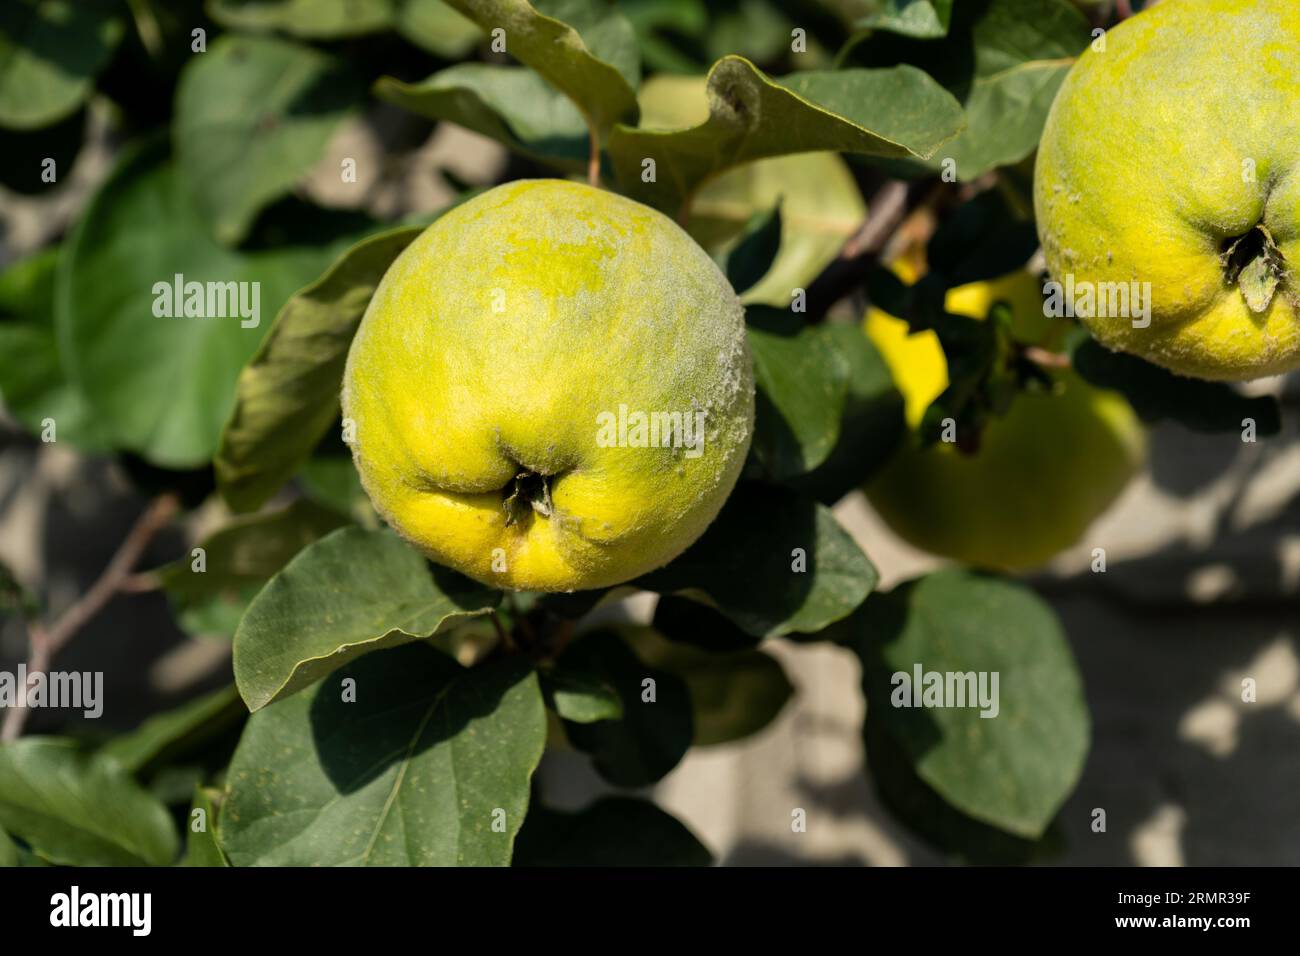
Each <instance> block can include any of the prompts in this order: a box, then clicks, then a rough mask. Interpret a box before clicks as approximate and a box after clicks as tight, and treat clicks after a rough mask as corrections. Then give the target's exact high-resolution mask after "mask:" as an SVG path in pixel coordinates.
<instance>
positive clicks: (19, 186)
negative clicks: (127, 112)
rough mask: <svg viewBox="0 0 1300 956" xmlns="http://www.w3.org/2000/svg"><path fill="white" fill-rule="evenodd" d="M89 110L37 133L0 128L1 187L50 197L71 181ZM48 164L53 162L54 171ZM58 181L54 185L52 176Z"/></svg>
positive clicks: (44, 127) (36, 131) (78, 111)
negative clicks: (2, 185) (2, 159)
mask: <svg viewBox="0 0 1300 956" xmlns="http://www.w3.org/2000/svg"><path fill="white" fill-rule="evenodd" d="M86 112H87V111H86V109H85V107H83V108H81V109H78V110H74V111H73V112H71V113H69V114H68V115H67V116H65V117H64V118H63V119H61V120H59V121H58V122H56V123H54V124H52V125H50V126H43V127H41V128H40V129H35V130H15V129H5V128H4V127H2V126H0V156H3V157H4V158H5V161H4V163H3V164H0V183H3V184H4V185H5V186H6V187H8V188H9V189H12V190H13V191H14V192H18V193H22V194H24V195H27V196H49V195H51V194H52V193H53V192H54V191H55V190H56V189H58V188H59V187H60V186H61V185H62V184H63V183H64V182H66V181H67V180H68V178H70V177H69V175H68V174H69V173H70V172H71V171H72V166H73V164H74V163H75V162H76V160H77V154H78V153H79V152H81V144H82V141H83V139H84V137H85V132H86ZM47 160H48V161H53V164H54V165H53V168H51V167H50V166H49V163H48V162H47ZM51 174H52V175H53V176H54V181H53V182H50V181H49V177H50V175H51Z"/></svg>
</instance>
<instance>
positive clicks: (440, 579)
mask: <svg viewBox="0 0 1300 956" xmlns="http://www.w3.org/2000/svg"><path fill="white" fill-rule="evenodd" d="M429 570H430V565H428V564H427V563H426V562H425V560H424V559H423V558H422V557H420V555H419V554H418V553H417V552H416V551H415V550H414V549H413V548H411V547H410V546H409V545H407V544H406V543H405V542H403V541H402V540H401V539H400V538H398V537H397V535H395V534H393V533H392V532H391V531H386V530H385V531H366V530H364V529H362V528H356V527H349V528H340V529H339V530H338V531H335V532H334V533H332V534H330V535H328V536H326V537H324V538H322V539H321V540H319V541H317V542H316V543H315V544H312V545H310V546H308V547H307V548H306V549H305V550H303V551H302V552H301V553H299V554H298V556H297V557H295V558H294V559H293V560H292V561H290V562H289V563H288V565H286V566H285V568H284V570H282V571H280V572H279V573H278V574H277V575H276V576H275V577H273V578H272V579H271V580H270V582H269V583H268V584H267V585H266V587H265V588H263V589H262V591H261V592H260V593H259V594H258V595H257V597H256V598H254V599H253V603H252V604H251V605H250V606H249V608H248V612H247V613H246V614H245V615H244V619H243V620H242V621H241V622H240V624H239V630H238V631H237V632H236V633H235V655H234V667H235V682H236V683H237V684H238V685H239V692H240V694H241V695H243V698H244V702H245V703H247V704H248V709H249V710H252V711H257V710H259V709H261V708H262V707H265V706H266V705H267V704H269V703H271V702H272V701H275V700H279V699H280V698H282V697H287V696H289V695H290V694H293V693H296V692H297V691H300V690H302V689H303V688H304V687H307V686H309V685H310V684H312V683H314V682H316V681H318V680H320V679H321V678H322V677H324V676H325V675H326V674H328V673H330V672H331V671H333V670H336V669H337V668H339V667H341V666H342V665H344V664H346V663H348V662H349V661H351V660H352V659H354V658H356V657H360V656H361V655H363V654H369V653H370V652H372V651H377V650H382V649H384V648H388V647H395V646H397V645H399V644H406V643H409V642H411V641H418V640H423V639H424V638H427V637H430V636H432V635H433V634H435V633H437V632H438V630H439V629H440V628H442V627H443V626H444V625H446V624H449V623H451V622H453V621H456V620H458V619H460V618H464V617H467V616H473V615H478V614H486V613H487V612H488V611H489V610H490V609H491V608H492V607H494V606H495V605H496V603H497V600H498V599H499V597H500V595H499V592H496V591H492V590H490V589H488V588H485V587H483V586H482V585H480V584H476V583H474V582H473V581H470V580H469V579H468V578H463V577H461V576H460V575H458V574H455V573H453V572H451V571H448V570H447V569H445V568H439V567H437V566H436V565H435V566H433V572H434V573H433V574H432V575H431V574H430V573H429Z"/></svg>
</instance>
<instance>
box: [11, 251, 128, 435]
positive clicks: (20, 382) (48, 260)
mask: <svg viewBox="0 0 1300 956" xmlns="http://www.w3.org/2000/svg"><path fill="white" fill-rule="evenodd" d="M58 259H59V250H58V249H57V248H55V249H47V250H45V251H44V252H38V253H37V254H36V255H34V256H32V257H30V258H28V259H24V260H22V261H21V262H17V263H14V264H13V265H11V266H10V267H9V268H8V269H6V270H5V272H4V273H3V274H0V401H3V403H4V406H5V408H6V409H7V410H8V411H9V412H10V413H11V414H12V415H13V416H14V417H15V418H16V419H18V421H20V422H21V423H22V424H23V426H24V427H25V428H27V429H28V430H29V431H30V432H32V433H33V434H40V433H42V432H43V431H44V430H45V427H46V420H47V419H48V420H49V421H51V422H53V423H54V426H55V427H54V438H55V440H56V441H60V440H62V441H69V442H71V443H72V444H74V445H76V446H77V447H79V448H82V449H84V450H86V451H98V450H101V449H102V448H103V447H104V442H103V440H102V437H101V436H100V435H99V433H98V432H97V431H96V429H95V427H94V420H93V417H92V414H91V409H90V407H89V406H88V405H87V404H86V402H85V400H84V399H83V398H82V396H81V393H80V392H79V391H78V390H77V389H76V388H75V387H73V385H72V384H71V383H70V382H69V381H68V377H67V374H66V373H65V371H64V368H63V364H62V362H61V361H60V357H59V343H58V337H57V335H56V334H55V327H54V280H55V269H56V266H57V263H58Z"/></svg>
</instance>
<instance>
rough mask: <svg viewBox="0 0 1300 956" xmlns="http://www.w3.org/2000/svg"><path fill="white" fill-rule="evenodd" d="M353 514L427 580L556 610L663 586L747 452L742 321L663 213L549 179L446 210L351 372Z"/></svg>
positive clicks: (747, 380) (750, 399)
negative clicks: (386, 531) (424, 567)
mask: <svg viewBox="0 0 1300 956" xmlns="http://www.w3.org/2000/svg"><path fill="white" fill-rule="evenodd" d="M343 414H344V417H345V419H350V420H351V424H352V425H353V427H354V429H355V433H354V435H353V438H352V450H353V456H354V459H355V461H356V465H357V469H358V471H359V472H360V475H361V480H362V484H363V485H364V486H365V489H366V491H367V493H368V494H369V495H370V499H371V501H372V502H373V503H374V504H375V507H376V509H377V510H378V511H379V513H380V514H381V515H382V516H383V517H384V518H385V519H386V520H387V521H388V522H389V524H391V525H392V526H393V527H394V528H395V529H396V530H397V531H398V532H399V533H400V534H401V535H402V536H403V537H405V538H406V539H408V540H409V541H410V542H412V543H413V544H414V545H416V546H417V547H418V548H420V549H421V550H422V551H423V552H424V553H425V554H427V555H428V556H429V557H430V558H432V559H433V560H434V561H436V562H439V563H441V564H444V565H447V566H449V567H452V568H455V569H456V570H459V571H461V572H463V573H465V574H467V575H469V576H471V577H473V578H475V579H477V580H479V581H482V582H485V583H487V584H491V585H495V586H498V587H507V588H514V589H526V590H538V591H571V590H576V589H583V588H597V587H604V586H608V585H614V584H618V583H620V582H623V581H627V580H629V579H631V578H634V577H636V576H638V575H640V574H642V573H644V572H646V571H649V570H651V569H653V568H656V567H659V566H660V565H662V564H664V563H666V562H668V561H669V560H671V559H672V558H674V557H675V556H676V555H678V554H679V553H681V552H682V551H683V550H684V549H685V548H686V547H687V546H688V545H690V544H691V543H692V542H693V541H695V540H696V538H698V537H699V536H700V534H701V533H702V532H703V531H704V529H705V528H706V527H707V526H708V525H709V523H710V522H711V521H712V520H713V519H714V517H715V516H716V515H717V513H718V511H719V510H720V509H721V507H722V505H723V502H724V501H725V500H726V498H727V496H728V494H729V493H730V492H731V489H732V487H733V485H734V484H735V482H736V478H737V476H738V474H739V472H740V469H741V466H742V465H743V463H744V460H745V455H746V452H747V451H748V448H749V442H750V437H751V435H752V432H753V421H754V381H753V371H752V367H751V362H750V356H749V352H748V349H747V346H746V340H745V329H744V316H743V312H742V309H741V306H740V303H739V301H738V300H737V298H736V295H735V293H734V292H733V291H732V289H731V287H730V286H729V285H728V283H727V280H726V278H725V277H724V276H723V275H722V274H721V272H719V271H718V268H717V267H716V266H715V265H714V263H713V262H712V261H711V260H710V259H709V257H708V256H707V255H706V254H705V253H704V251H703V250H701V249H700V247H699V246H698V245H696V243H695V242H694V241H692V240H691V239H690V237H689V236H687V235H686V233H685V232H683V231H682V230H681V229H680V228H679V227H678V226H677V225H676V224H675V223H673V222H672V221H670V220H669V219H667V218H666V217H664V216H663V215H661V214H660V213H658V212H656V211H654V210H652V209H649V208H647V207H645V206H642V205H640V204H638V203H635V202H632V201H631V200H628V199H625V198H622V197H620V196H617V195H614V194H612V193H609V192H605V191H602V190H599V189H594V188H591V187H589V186H584V185H578V184H574V183H567V182H561V181H555V180H532V181H521V182H514V183H509V184H507V185H504V186H499V187H497V188H495V189H492V190H490V191H488V192H486V193H484V194H482V195H481V196H478V197H476V198H475V199H473V200H471V201H469V202H466V203H464V204H463V205H461V206H458V207H456V208H455V209H453V210H451V211H450V212H448V213H447V214H446V215H444V216H443V217H442V218H440V219H439V220H438V221H437V222H435V223H434V224H433V225H432V226H430V227H429V228H428V229H427V230H426V231H425V232H424V233H422V234H421V235H420V236H419V237H418V238H417V239H416V240H415V241H414V242H412V243H411V245H410V246H408V247H407V248H406V249H405V250H404V251H403V252H402V254H401V255H400V256H398V258H397V259H396V260H395V261H394V263H393V265H392V267H391V268H390V269H389V270H388V272H387V274H386V275H385V276H384V278H383V280H382V282H381V283H380V284H379V287H378V289H377V290H376V292H375V295H374V298H373V299H372V301H371V303H370V306H369V308H368V309H367V311H366V313H365V316H364V318H363V319H362V322H361V326H360V328H359V329H358V331H357V335H356V338H355V340H354V341H353V343H352V348H351V351H350V353H349V355H348V362H347V368H346V371H345V375H344V387H343Z"/></svg>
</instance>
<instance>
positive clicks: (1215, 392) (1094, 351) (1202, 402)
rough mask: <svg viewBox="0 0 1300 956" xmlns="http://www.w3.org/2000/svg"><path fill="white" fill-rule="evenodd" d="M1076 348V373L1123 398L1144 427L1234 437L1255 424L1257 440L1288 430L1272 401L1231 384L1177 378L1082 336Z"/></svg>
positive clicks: (1072, 359)
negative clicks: (1247, 423)
mask: <svg viewBox="0 0 1300 956" xmlns="http://www.w3.org/2000/svg"><path fill="white" fill-rule="evenodd" d="M1072 342H1073V347H1072V348H1071V349H1070V362H1071V365H1072V366H1073V367H1074V370H1075V371H1076V372H1078V373H1079V374H1080V375H1081V376H1082V377H1083V378H1084V379H1086V380H1087V381H1088V382H1089V383H1091V384H1092V385H1095V386H1097V387H1098V388H1109V389H1113V390H1114V391H1117V392H1119V393H1120V394H1122V395H1123V396H1124V397H1125V398H1126V399H1127V400H1128V402H1129V404H1130V405H1132V406H1133V410H1134V411H1135V412H1137V413H1138V417H1139V418H1141V419H1142V420H1143V421H1144V422H1148V423H1153V422H1158V421H1163V420H1165V419H1169V420H1172V421H1176V422H1178V423H1179V424H1180V425H1182V426H1184V427H1185V428H1190V429H1191V430H1192V431H1197V432H1232V431H1240V430H1241V429H1242V428H1243V427H1244V426H1243V424H1242V423H1243V421H1244V420H1246V419H1250V420H1252V421H1254V423H1255V431H1256V434H1258V435H1265V436H1267V435H1276V434H1277V433H1278V432H1279V431H1280V430H1281V428H1282V410H1281V407H1280V406H1279V405H1278V400H1277V398H1276V397H1274V396H1272V395H1257V396H1254V397H1247V396H1245V395H1243V394H1241V393H1240V392H1239V391H1237V390H1236V389H1235V388H1233V387H1232V386H1231V385H1229V384H1228V383H1226V382H1206V381H1202V380H1201V379H1197V378H1184V377H1183V376H1181V375H1175V374H1174V373H1173V372H1170V371H1167V370H1166V369H1163V368H1160V367H1159V366H1158V365H1152V364H1151V363H1150V362H1146V361H1143V360H1142V359H1140V358H1138V357H1137V356H1136V355H1127V354H1125V353H1123V352H1112V351H1110V350H1109V349H1107V348H1106V347H1105V346H1103V345H1100V344H1099V343H1098V342H1097V341H1096V340H1094V339H1093V338H1091V337H1090V336H1089V335H1087V333H1085V332H1083V331H1082V330H1079V331H1078V332H1077V333H1076V334H1075V335H1074V336H1073V339H1072Z"/></svg>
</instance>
